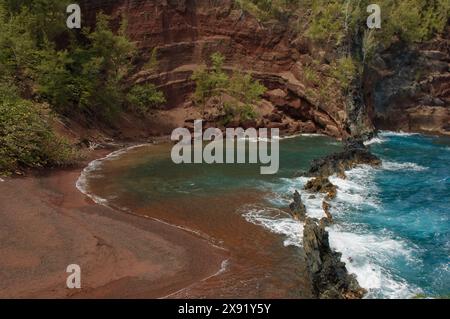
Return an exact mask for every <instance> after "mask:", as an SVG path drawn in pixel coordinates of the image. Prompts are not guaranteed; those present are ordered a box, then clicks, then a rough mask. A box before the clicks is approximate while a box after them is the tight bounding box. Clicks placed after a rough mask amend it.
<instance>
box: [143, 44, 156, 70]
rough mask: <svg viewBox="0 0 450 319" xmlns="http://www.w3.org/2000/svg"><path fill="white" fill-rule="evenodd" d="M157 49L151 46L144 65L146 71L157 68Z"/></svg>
mask: <svg viewBox="0 0 450 319" xmlns="http://www.w3.org/2000/svg"><path fill="white" fill-rule="evenodd" d="M158 65H159V62H158V49H157V48H153V50H152V52H151V53H150V59H149V60H148V62H147V63H146V64H145V65H144V69H145V70H147V71H152V72H153V71H155V70H156V69H158Z"/></svg>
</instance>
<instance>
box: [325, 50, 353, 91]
mask: <svg viewBox="0 0 450 319" xmlns="http://www.w3.org/2000/svg"><path fill="white" fill-rule="evenodd" d="M357 72H358V68H357V65H356V64H355V62H354V60H353V59H352V57H350V56H347V57H343V58H340V59H338V60H337V61H335V62H334V63H333V64H332V72H331V73H332V76H333V77H334V78H335V79H337V80H338V81H339V83H340V84H341V86H342V88H343V89H344V90H346V89H348V88H349V87H350V84H351V83H352V81H353V80H354V79H355V77H356V75H357Z"/></svg>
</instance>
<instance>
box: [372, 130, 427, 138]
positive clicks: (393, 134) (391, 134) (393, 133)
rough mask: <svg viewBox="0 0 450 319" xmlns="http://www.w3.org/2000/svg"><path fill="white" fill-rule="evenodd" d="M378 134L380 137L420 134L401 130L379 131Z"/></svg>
mask: <svg viewBox="0 0 450 319" xmlns="http://www.w3.org/2000/svg"><path fill="white" fill-rule="evenodd" d="M378 135H380V136H382V137H395V136H414V135H420V134H419V133H407V132H403V131H399V132H393V131H380V133H378Z"/></svg>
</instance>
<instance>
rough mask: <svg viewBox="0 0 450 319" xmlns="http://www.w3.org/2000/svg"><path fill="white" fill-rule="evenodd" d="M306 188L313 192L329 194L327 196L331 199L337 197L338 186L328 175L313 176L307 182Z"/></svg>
mask: <svg viewBox="0 0 450 319" xmlns="http://www.w3.org/2000/svg"><path fill="white" fill-rule="evenodd" d="M304 189H305V190H306V191H309V192H312V193H325V194H328V195H327V198H329V199H333V198H335V197H336V194H337V189H336V186H335V185H333V184H332V183H331V182H330V180H329V179H328V177H324V176H319V177H316V178H313V179H312V180H310V181H309V182H308V183H306V185H305V188H304Z"/></svg>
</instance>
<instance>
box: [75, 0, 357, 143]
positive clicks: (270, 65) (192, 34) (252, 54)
mask: <svg viewBox="0 0 450 319" xmlns="http://www.w3.org/2000/svg"><path fill="white" fill-rule="evenodd" d="M81 5H82V12H83V19H84V20H83V24H84V25H86V24H87V25H92V24H93V22H94V21H95V20H94V18H95V14H96V13H97V12H98V11H99V10H103V11H104V12H106V13H108V14H111V15H112V16H113V17H114V21H115V23H116V24H118V21H119V19H120V16H125V17H127V19H128V30H127V33H128V35H129V37H130V38H131V39H132V40H133V41H135V43H136V44H137V46H138V48H139V50H140V51H141V58H142V60H141V61H138V64H139V66H143V65H144V64H145V63H146V62H148V60H149V59H150V57H151V54H152V51H153V50H154V49H155V50H156V52H157V58H158V62H159V66H158V69H157V70H156V71H155V72H147V71H143V70H139V68H138V69H137V71H136V74H135V76H134V78H133V81H134V82H135V83H142V82H152V83H154V84H156V85H157V86H158V87H159V88H160V89H161V90H162V91H164V93H165V95H166V97H167V100H168V103H167V105H166V109H165V110H163V111H161V112H166V113H164V115H165V116H162V117H161V120H162V121H164V119H167V121H169V120H170V121H172V124H173V126H176V127H178V126H183V125H184V123H185V120H186V119H187V116H188V115H185V114H181V115H180V113H183V112H184V111H181V110H185V109H186V108H189V106H187V105H186V101H187V100H188V99H189V96H190V94H191V93H192V92H193V90H194V88H195V86H194V83H193V82H192V81H191V80H190V77H191V75H192V73H193V71H194V70H195V69H197V68H198V67H199V66H201V65H203V64H205V62H207V61H208V60H209V57H210V56H211V54H212V53H214V52H220V53H222V54H223V55H224V56H225V57H226V63H225V67H226V69H227V70H229V71H232V70H234V69H237V70H239V71H243V72H249V73H251V74H252V75H253V77H254V78H256V79H258V80H260V81H261V82H262V83H263V84H264V85H265V86H266V87H267V88H268V92H267V94H266V95H265V96H264V99H265V101H264V103H263V104H262V105H261V106H260V108H261V110H257V111H260V112H259V113H260V114H261V117H262V123H260V125H262V126H264V127H278V128H280V129H281V131H282V133H284V134H289V133H298V132H305V133H313V132H317V133H324V134H327V135H331V136H335V137H346V136H348V135H349V134H350V132H349V131H348V128H347V116H346V112H345V103H344V101H345V99H344V97H343V96H342V94H341V93H340V89H339V87H338V86H336V87H332V88H330V90H332V91H333V94H332V95H333V99H330V100H329V101H319V100H317V99H315V98H312V97H311V96H310V95H308V94H307V90H306V87H307V85H306V82H305V81H304V77H305V69H306V68H307V67H308V66H309V65H310V64H311V63H312V62H311V61H313V58H312V57H314V55H315V54H316V51H317V50H315V49H314V48H313V47H311V46H310V45H309V44H307V43H304V41H298V39H297V37H298V36H297V35H296V33H295V32H293V31H292V30H291V29H289V24H287V23H278V22H271V23H267V24H264V25H263V24H261V23H260V22H258V20H257V19H255V18H254V17H252V16H251V15H249V14H248V13H246V12H244V11H243V10H241V9H240V8H239V7H238V6H237V5H236V4H235V2H234V1H232V0H223V1H209V0H133V1H128V0H115V1H113V0H89V1H88V0H84V1H81ZM321 63H324V64H326V63H325V61H323V62H321ZM192 110H194V111H193V112H192V113H194V114H195V109H194V108H192ZM193 116H195V115H193Z"/></svg>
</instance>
